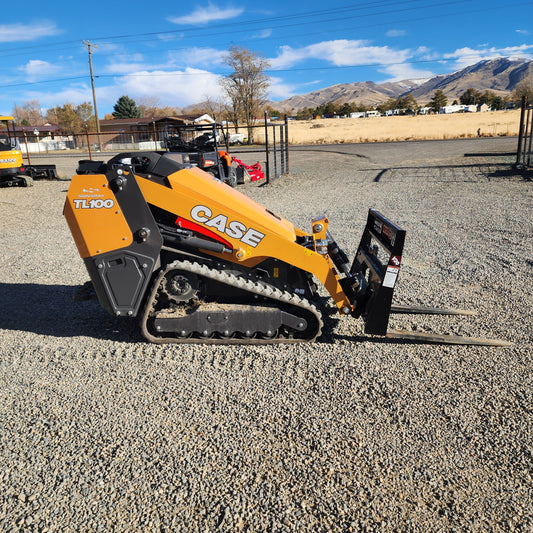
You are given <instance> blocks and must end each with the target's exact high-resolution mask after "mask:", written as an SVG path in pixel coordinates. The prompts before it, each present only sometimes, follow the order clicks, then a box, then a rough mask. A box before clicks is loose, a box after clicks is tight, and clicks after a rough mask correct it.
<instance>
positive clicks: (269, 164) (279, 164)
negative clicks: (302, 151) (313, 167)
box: [265, 113, 289, 183]
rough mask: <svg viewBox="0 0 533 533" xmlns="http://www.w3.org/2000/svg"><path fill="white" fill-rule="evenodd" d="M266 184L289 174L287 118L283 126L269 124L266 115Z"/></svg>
mask: <svg viewBox="0 0 533 533" xmlns="http://www.w3.org/2000/svg"><path fill="white" fill-rule="evenodd" d="M265 152H266V168H265V176H266V182H267V183H270V180H273V179H277V178H279V177H281V176H284V175H285V174H288V173H289V126H288V121H287V117H286V116H285V120H284V122H283V124H271V123H268V122H267V114H266V113H265Z"/></svg>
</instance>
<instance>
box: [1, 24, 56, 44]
mask: <svg viewBox="0 0 533 533" xmlns="http://www.w3.org/2000/svg"><path fill="white" fill-rule="evenodd" d="M60 33H63V32H62V30H60V29H58V28H57V26H56V24H55V22H51V21H48V20H42V21H40V22H33V23H31V24H22V23H17V24H0V43H14V42H20V41H36V40H37V39H40V38H41V37H50V36H52V35H58V34H60Z"/></svg>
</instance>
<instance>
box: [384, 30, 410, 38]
mask: <svg viewBox="0 0 533 533" xmlns="http://www.w3.org/2000/svg"><path fill="white" fill-rule="evenodd" d="M385 35H386V36H387V37H403V36H404V35H407V32H406V31H405V30H389V31H388V32H387V33H386V34H385Z"/></svg>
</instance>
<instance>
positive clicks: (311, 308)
mask: <svg viewBox="0 0 533 533" xmlns="http://www.w3.org/2000/svg"><path fill="white" fill-rule="evenodd" d="M170 270H182V271H183V270H184V271H187V272H191V273H193V274H196V275H198V276H201V277H204V278H209V279H212V280H215V281H217V282H220V283H224V284H226V285H230V286H232V287H235V288H237V289H240V290H244V291H248V292H250V293H252V294H257V295H258V296H263V297H265V298H268V299H269V300H271V301H277V302H281V303H283V304H288V305H291V306H293V307H296V308H299V309H301V310H305V311H306V314H307V313H311V314H312V315H314V317H315V319H316V321H317V327H316V331H315V332H313V333H312V334H311V336H309V337H308V338H304V339H295V338H291V337H275V338H271V339H261V338H250V339H247V338H233V337H229V338H218V337H213V338H202V337H184V338H180V337H166V338H165V337H157V336H155V335H153V334H152V333H150V332H149V331H148V320H149V318H150V312H151V311H152V308H153V305H154V303H155V302H156V298H157V293H158V289H159V286H160V284H161V282H162V280H163V277H164V276H165V274H166V273H167V272H169V271H170ZM322 326H323V322H322V315H321V313H320V311H319V310H318V308H317V307H316V306H315V305H313V304H312V303H310V302H309V301H308V300H306V299H305V298H301V297H300V296H298V295H297V294H293V293H290V292H287V291H282V290H279V289H276V288H275V287H272V286H270V285H268V284H267V283H264V282H262V281H259V280H252V279H248V278H244V277H239V276H235V275H234V274H231V273H229V272H224V271H223V270H217V269H213V268H209V267H208V266H207V265H203V264H200V263H196V262H191V261H186V260H185V261H174V262H172V263H169V264H168V265H167V266H166V268H165V269H164V270H162V271H161V272H160V273H159V275H158V276H157V277H156V279H155V281H154V284H153V286H152V292H151V294H150V296H149V298H148V300H147V302H146V306H145V308H144V312H143V315H142V318H141V330H142V334H143V335H144V337H145V338H146V339H147V340H149V341H150V342H153V343H156V344H166V343H182V344H278V343H299V342H313V341H314V340H315V339H316V338H317V337H318V336H319V335H320V334H321V332H322Z"/></svg>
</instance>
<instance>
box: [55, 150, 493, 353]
mask: <svg viewBox="0 0 533 533" xmlns="http://www.w3.org/2000/svg"><path fill="white" fill-rule="evenodd" d="M187 161H188V160H187V159H184V158H183V155H182V154H179V153H173V152H141V153H125V154H120V155H118V156H116V157H114V158H113V159H111V160H110V161H108V162H107V164H104V163H101V164H100V163H95V165H94V167H93V168H92V169H91V170H90V172H87V168H86V170H85V172H86V173H85V174H79V175H76V176H74V177H73V178H72V182H71V185H70V188H69V190H68V194H67V198H66V202H65V207H64V215H65V217H66V220H67V222H68V225H69V227H70V230H71V233H72V235H73V238H74V241H75V243H76V246H77V248H78V251H79V254H80V256H81V257H82V258H83V260H84V262H85V265H86V267H87V270H88V273H89V275H90V278H91V282H89V285H88V286H87V287H85V295H86V296H88V297H90V296H91V294H90V293H91V291H92V292H93V295H94V296H95V297H96V298H97V299H98V300H99V302H100V304H101V305H102V307H104V309H106V310H107V311H109V312H110V313H111V314H113V315H116V316H124V317H138V318H139V319H140V327H141V330H142V333H143V335H144V336H145V338H146V339H148V340H149V341H151V342H156V343H165V342H196V343H254V344H255V343H275V342H304V341H313V340H315V339H316V338H317V337H318V336H319V335H320V334H321V331H322V327H323V318H322V317H323V312H324V311H325V309H324V300H325V298H324V297H323V295H322V296H320V295H319V291H318V288H317V285H316V284H315V281H318V282H320V283H321V284H322V285H323V286H324V287H325V289H326V290H327V292H328V293H329V295H330V297H331V299H332V300H333V302H334V304H335V306H334V307H333V310H335V309H336V311H337V312H338V313H339V314H340V315H342V316H348V317H349V316H353V317H361V318H363V320H364V322H365V331H366V332H367V333H370V334H378V335H385V334H387V333H389V334H391V333H390V332H388V330H387V326H388V321H389V314H390V312H391V311H404V312H405V311H412V312H439V313H442V312H444V313H453V314H457V313H458V312H457V311H453V310H434V309H420V308H406V307H403V308H400V307H398V306H392V296H393V291H394V286H395V284H396V280H397V278H398V273H399V270H400V265H401V259H402V251H403V244H404V239H405V231H404V230H403V229H401V228H399V227H398V226H396V225H395V224H393V223H392V222H390V221H389V220H387V219H386V218H385V217H384V216H382V215H381V214H380V213H378V212H376V211H373V210H370V211H369V214H368V219H367V224H366V227H365V229H364V231H363V236H362V239H361V243H360V245H359V248H358V250H357V253H356V256H355V259H354V260H353V262H352V263H351V264H350V263H349V262H348V259H347V257H346V255H345V254H344V252H342V250H340V248H339V247H338V245H337V244H336V243H335V241H334V240H333V238H332V237H331V235H330V233H329V232H328V219H327V217H325V216H323V217H319V218H317V219H314V220H313V221H312V224H311V231H310V232H305V231H302V230H300V229H298V228H296V227H295V226H294V225H293V224H291V223H290V222H289V221H287V220H285V219H283V218H282V217H280V216H278V215H277V214H276V213H273V212H271V211H269V210H268V209H266V208H265V207H263V206H261V205H259V204H257V203H256V202H254V201H252V200H251V199H250V198H248V197H247V196H245V195H243V194H242V193H240V192H238V191H237V190H235V189H233V188H231V187H229V186H228V185H226V184H225V183H222V182H221V181H219V180H217V179H215V178H214V177H213V176H212V175H210V174H208V173H206V172H204V171H203V170H201V169H199V168H196V167H191V165H190V164H188V162H187ZM379 254H381V255H382V257H383V259H380V257H379ZM330 310H331V309H330ZM393 335H394V336H401V335H402V334H400V333H398V332H396V333H393ZM419 340H420V339H419ZM422 340H424V341H433V342H462V343H464V342H465V341H468V342H471V341H472V339H464V338H458V337H453V338H452V337H446V336H438V337H437V336H432V337H431V338H429V337H428V338H424V339H422ZM476 341H478V342H481V341H479V340H476ZM483 342H485V341H483Z"/></svg>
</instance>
